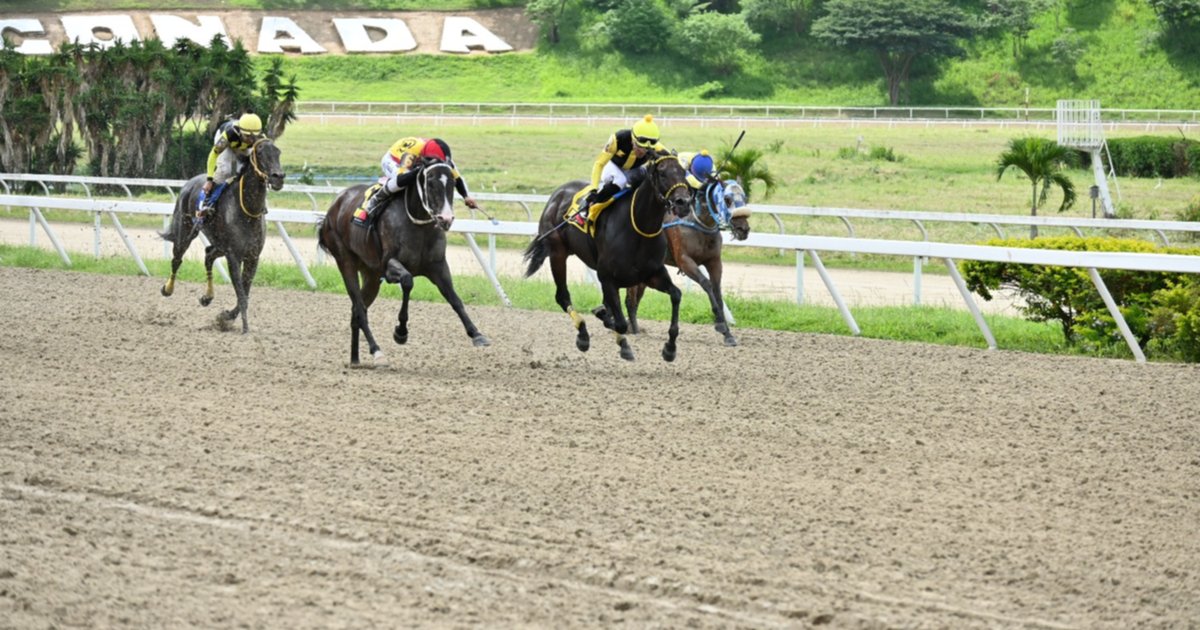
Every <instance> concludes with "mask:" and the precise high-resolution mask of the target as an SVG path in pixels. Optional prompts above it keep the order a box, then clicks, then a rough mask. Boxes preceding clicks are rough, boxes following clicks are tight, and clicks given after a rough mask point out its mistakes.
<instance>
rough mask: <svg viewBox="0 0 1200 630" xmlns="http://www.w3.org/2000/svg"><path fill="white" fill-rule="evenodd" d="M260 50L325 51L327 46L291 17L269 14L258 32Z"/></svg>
mask: <svg viewBox="0 0 1200 630" xmlns="http://www.w3.org/2000/svg"><path fill="white" fill-rule="evenodd" d="M258 52H260V53H281V52H300V53H304V54H306V55H308V54H313V53H323V52H325V48H324V47H322V46H321V45H320V44H318V43H317V42H316V41H315V40H314V39H313V38H311V37H309V36H308V33H305V32H304V29H302V28H300V26H299V25H297V24H296V23H295V22H293V21H292V19H291V18H285V17H274V16H267V17H264V18H263V21H262V30H260V31H259V32H258Z"/></svg>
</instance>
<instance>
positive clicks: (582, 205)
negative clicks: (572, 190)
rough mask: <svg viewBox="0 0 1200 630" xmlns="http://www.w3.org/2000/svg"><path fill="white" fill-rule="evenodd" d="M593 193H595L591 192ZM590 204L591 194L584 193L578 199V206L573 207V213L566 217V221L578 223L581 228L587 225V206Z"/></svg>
mask: <svg viewBox="0 0 1200 630" xmlns="http://www.w3.org/2000/svg"><path fill="white" fill-rule="evenodd" d="M593 194H595V193H593ZM591 205H592V195H591V194H589V195H586V196H584V198H583V199H580V200H579V206H578V207H576V208H575V214H572V215H571V216H570V217H568V218H567V220H568V221H570V222H572V223H574V224H575V225H578V226H579V227H581V228H585V227H587V219H588V207H589V206H591Z"/></svg>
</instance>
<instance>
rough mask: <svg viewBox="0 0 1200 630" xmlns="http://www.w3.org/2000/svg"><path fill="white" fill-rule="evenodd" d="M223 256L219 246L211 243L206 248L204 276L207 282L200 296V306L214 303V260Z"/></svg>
mask: <svg viewBox="0 0 1200 630" xmlns="http://www.w3.org/2000/svg"><path fill="white" fill-rule="evenodd" d="M221 256H223V254H222V253H221V252H220V251H218V250H217V248H215V247H213V246H212V245H209V246H208V247H205V248H204V276H205V278H206V281H207V284H206V285H205V287H204V295H202V296H200V306H208V305H209V304H212V301H213V282H212V268H213V262H215V261H216V260H217V259H218V258H220V257H221Z"/></svg>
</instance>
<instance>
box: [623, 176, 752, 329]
mask: <svg viewBox="0 0 1200 630" xmlns="http://www.w3.org/2000/svg"><path fill="white" fill-rule="evenodd" d="M663 227H664V229H665V231H666V234H667V264H668V265H671V266H673V267H678V268H679V272H680V273H682V274H684V275H686V276H687V277H688V278H691V280H692V282H695V283H696V284H698V285H700V288H702V289H704V293H705V294H707V295H708V301H709V303H710V304H711V305H712V312H713V318H714V320H715V322H716V323H715V324H714V325H713V328H714V329H715V330H716V331H717V332H719V333H721V335H722V336H723V337H724V338H725V345H727V346H736V345H737V338H736V337H734V336H733V333H732V332H730V330H729V323H728V322H726V321H725V299H724V298H723V297H722V296H721V274H722V273H723V269H724V267H723V265H722V264H721V244H722V242H723V239H722V235H721V232H722V231H725V230H728V231H729V232H730V233H731V234H732V235H733V239H734V240H735V241H744V240H746V237H748V236H750V209H749V208H747V207H746V193H745V191H744V190H742V186H741V184H739V183H738V182H737V181H736V180H734V181H730V182H728V183H724V182H721V181H716V180H714V181H709V182H707V183H705V185H704V188H703V191H702V193H701V194H700V195H697V196H696V198H695V200H694V202H693V207H692V211H691V213H690V214H689V215H688V216H686V217H684V218H682V219H677V220H674V221H668V222H667V223H665V224H664V225H663ZM701 266H703V267H704V269H705V271H706V272H707V277H706V276H705V275H704V274H702V273H701V272H700V267H701ZM645 291H646V285H644V284H640V285H638V286H635V287H629V288H628V289H626V291H625V309H626V310H627V311H628V312H629V330H630V332H632V333H633V334H635V335H636V334H637V333H638V323H637V311H638V304H639V303H640V302H641V300H642V294H643V293H644V292H645Z"/></svg>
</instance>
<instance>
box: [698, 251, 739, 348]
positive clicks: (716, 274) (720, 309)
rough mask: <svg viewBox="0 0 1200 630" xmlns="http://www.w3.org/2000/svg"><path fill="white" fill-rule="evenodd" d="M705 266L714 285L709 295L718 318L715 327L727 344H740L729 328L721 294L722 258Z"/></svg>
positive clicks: (715, 315) (714, 314)
mask: <svg viewBox="0 0 1200 630" xmlns="http://www.w3.org/2000/svg"><path fill="white" fill-rule="evenodd" d="M704 268H705V269H707V270H708V280H709V282H710V283H711V285H712V290H711V291H710V293H709V296H710V297H711V298H712V303H713V316H714V317H715V318H716V325H714V326H713V328H715V329H716V331H717V332H719V333H721V334H722V335H724V336H725V345H727V346H736V345H738V342H737V338H735V337H734V336H733V333H732V332H731V331H730V330H729V323H728V321H727V320H726V319H725V298H724V297H723V296H722V295H721V275H722V273H723V271H724V267H723V266H722V264H721V259H720V258H719V257H718V258H716V259H715V260H711V261H709V262H707V263H705V265H704Z"/></svg>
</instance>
